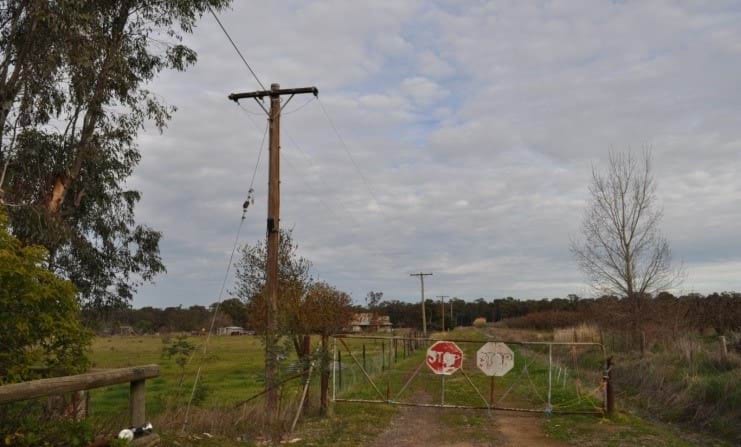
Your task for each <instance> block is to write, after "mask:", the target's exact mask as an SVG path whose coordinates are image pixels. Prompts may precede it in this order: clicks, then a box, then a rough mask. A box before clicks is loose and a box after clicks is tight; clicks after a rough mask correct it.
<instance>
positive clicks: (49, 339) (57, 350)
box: [0, 210, 90, 384]
mask: <svg viewBox="0 0 741 447" xmlns="http://www.w3.org/2000/svg"><path fill="white" fill-rule="evenodd" d="M46 263H47V254H46V250H44V249H43V248H42V247H38V246H27V247H24V246H22V244H21V243H20V242H19V241H18V240H17V239H16V238H14V237H13V236H11V235H10V234H9V232H8V229H7V220H6V218H5V217H4V215H3V214H2V211H1V210H0V340H2V343H0V384H2V383H9V382H17V381H22V380H30V379H35V378H40V377H45V376H51V375H63V374H71V373H75V372H79V371H82V370H84V369H85V368H86V367H87V365H88V363H87V359H86V356H85V353H86V349H87V347H88V345H89V343H90V334H89V333H88V331H87V330H85V328H84V327H83V325H82V324H81V322H80V318H79V315H80V313H79V305H78V303H77V300H76V297H75V287H74V286H73V285H72V283H70V282H69V281H66V280H63V279H61V278H59V277H57V276H56V275H55V274H54V273H52V272H50V271H49V270H47V269H46V268H44V267H45V266H46Z"/></svg>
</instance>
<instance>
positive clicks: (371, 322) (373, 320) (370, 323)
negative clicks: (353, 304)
mask: <svg viewBox="0 0 741 447" xmlns="http://www.w3.org/2000/svg"><path fill="white" fill-rule="evenodd" d="M391 326H392V325H391V317H389V316H388V315H376V314H373V313H371V312H362V313H356V314H355V315H353V318H352V321H350V332H391Z"/></svg>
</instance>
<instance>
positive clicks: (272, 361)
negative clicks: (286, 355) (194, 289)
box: [229, 84, 319, 421]
mask: <svg viewBox="0 0 741 447" xmlns="http://www.w3.org/2000/svg"><path fill="white" fill-rule="evenodd" d="M306 93H311V94H313V95H314V96H318V95H319V90H317V88H316V87H303V88H291V89H281V88H280V85H279V84H272V85H270V90H259V91H256V92H249V93H232V94H231V95H229V99H231V100H232V101H234V102H239V100H240V99H244V98H253V99H254V100H255V101H257V104H259V105H260V107H262V109H263V110H264V111H265V113H266V114H267V115H268V122H269V124H270V128H269V142H270V149H269V150H270V160H269V168H268V222H267V223H268V225H267V239H268V241H267V248H268V256H267V266H266V282H265V292H266V294H267V321H266V322H265V323H266V324H265V389H266V390H267V398H266V406H267V414H268V418H269V419H270V420H271V421H274V420H276V416H277V410H278V387H277V386H276V385H277V379H278V355H277V354H278V352H277V345H278V333H277V332H278V292H279V290H278V249H279V247H280V115H281V112H282V111H283V108H284V107H285V106H286V104H288V103H289V102H290V101H291V99H293V97H294V96H295V95H300V94H306ZM285 95H290V96H289V98H288V100H287V101H286V102H285V104H283V105H282V106H281V103H280V102H281V101H280V97H281V96H285ZM266 96H267V97H270V110H269V111H268V110H267V109H266V108H265V106H263V104H262V102H261V100H262V99H263V98H265V97H266Z"/></svg>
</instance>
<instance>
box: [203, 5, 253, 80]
mask: <svg viewBox="0 0 741 447" xmlns="http://www.w3.org/2000/svg"><path fill="white" fill-rule="evenodd" d="M206 6H208V10H209V11H210V12H211V15H212V16H214V19H216V23H218V24H219V26H220V27H221V30H222V31H223V32H224V35H226V38H227V39H229V42H231V44H232V46H233V47H234V51H236V52H237V54H238V55H239V57H240V58H241V59H242V62H244V65H245V66H246V67H247V69H248V70H249V71H250V73H252V77H254V78H255V81H257V83H258V84H260V88H262V89H263V90H267V89H266V88H265V86H264V85H262V82H260V78H258V77H257V74H255V72H254V70H252V67H250V64H248V63H247V59H245V58H244V56H242V52H241V51H239V47H237V44H235V43H234V40H232V36H230V35H229V32H228V31H227V30H226V28H224V25H222V24H221V20H219V17H218V16H217V15H216V13H215V12H214V10H213V9H212V8H211V5H209V4H208V3H206Z"/></svg>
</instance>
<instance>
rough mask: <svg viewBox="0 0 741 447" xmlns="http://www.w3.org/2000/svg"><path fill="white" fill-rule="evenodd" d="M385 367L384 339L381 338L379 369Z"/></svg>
mask: <svg viewBox="0 0 741 447" xmlns="http://www.w3.org/2000/svg"><path fill="white" fill-rule="evenodd" d="M385 369H386V340H381V371H383V370H385Z"/></svg>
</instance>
